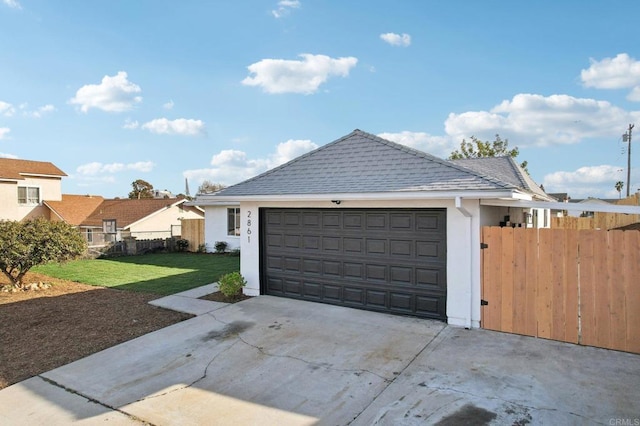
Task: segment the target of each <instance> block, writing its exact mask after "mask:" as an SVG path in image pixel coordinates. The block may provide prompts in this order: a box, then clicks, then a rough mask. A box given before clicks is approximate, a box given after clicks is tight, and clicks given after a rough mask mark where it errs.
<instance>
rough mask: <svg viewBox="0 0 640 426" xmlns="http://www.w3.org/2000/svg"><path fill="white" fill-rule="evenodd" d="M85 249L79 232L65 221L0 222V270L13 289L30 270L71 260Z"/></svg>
mask: <svg viewBox="0 0 640 426" xmlns="http://www.w3.org/2000/svg"><path fill="white" fill-rule="evenodd" d="M86 249H87V244H86V243H85V241H84V239H83V238H82V236H81V235H80V232H78V230H77V229H76V228H74V227H73V226H71V225H69V224H67V223H65V222H50V221H48V220H46V219H34V220H27V221H23V222H17V221H11V220H2V221H0V268H2V272H3V273H4V274H5V275H6V276H7V277H8V278H9V279H10V280H11V282H12V283H13V286H14V287H17V288H22V278H24V275H25V274H26V273H27V272H29V270H30V269H31V268H32V267H34V266H36V265H41V264H43V263H47V262H65V261H68V260H73V259H75V258H77V257H78V256H80V255H82V254H83V253H84V252H85V251H86Z"/></svg>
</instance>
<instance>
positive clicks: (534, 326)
mask: <svg viewBox="0 0 640 426" xmlns="http://www.w3.org/2000/svg"><path fill="white" fill-rule="evenodd" d="M526 236H527V237H526V247H525V266H526V268H527V279H526V280H527V281H526V287H527V288H526V296H525V297H526V302H525V305H526V318H525V333H524V334H526V335H528V336H537V335H538V323H537V319H536V318H537V316H536V294H537V287H538V269H539V262H538V233H537V232H531V231H529V230H527V232H526Z"/></svg>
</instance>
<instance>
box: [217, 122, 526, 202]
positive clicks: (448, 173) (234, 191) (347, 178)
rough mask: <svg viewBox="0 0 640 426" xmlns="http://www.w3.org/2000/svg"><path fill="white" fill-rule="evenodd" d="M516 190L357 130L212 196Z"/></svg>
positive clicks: (502, 183)
mask: <svg viewBox="0 0 640 426" xmlns="http://www.w3.org/2000/svg"><path fill="white" fill-rule="evenodd" d="M516 188H517V185H514V184H511V183H508V182H502V181H500V180H498V179H495V178H493V177H490V176H486V175H482V174H479V173H477V172H474V171H472V170H469V169H466V168H464V167H461V166H459V165H457V164H454V163H452V162H450V161H446V160H442V159H440V158H437V157H434V156H432V155H430V154H426V153H424V152H421V151H418V150H415V149H412V148H409V147H407V146H404V145H400V144H397V143H394V142H391V141H388V140H385V139H382V138H380V137H378V136H375V135H372V134H369V133H366V132H363V131H361V130H357V129H356V130H354V131H353V132H351V133H350V134H348V135H346V136H344V137H342V138H340V139H338V140H336V141H334V142H331V143H329V144H327V145H324V146H322V147H320V148H318V149H316V150H314V151H311V152H309V153H307V154H305V155H302V156H300V157H298V158H295V159H294V160H291V161H289V162H288V163H286V164H283V165H281V166H279V167H276V168H274V169H272V170H269V171H267V172H265V173H263V174H261V175H258V176H256V177H254V178H252V179H249V180H246V181H244V182H241V183H239V184H236V185H234V186H230V187H228V188H225V189H223V190H221V191H219V192H217V193H216V194H214V195H213V196H214V197H215V196H245V195H286V194H330V193H376V192H401V191H463V190H473V191H478V190H480V191H482V190H510V189H516Z"/></svg>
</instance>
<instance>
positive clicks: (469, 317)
mask: <svg viewBox="0 0 640 426" xmlns="http://www.w3.org/2000/svg"><path fill="white" fill-rule="evenodd" d="M463 205H464V207H465V208H466V209H467V211H469V212H470V213H471V214H472V217H471V218H468V217H465V216H464V215H463V214H462V213H461V212H460V211H459V210H458V209H456V207H455V205H454V202H453V200H429V201H427V200H410V201H407V200H402V201H375V202H373V201H350V200H342V203H341V204H340V205H339V206H336V205H335V204H332V203H331V202H329V201H307V202H242V203H241V204H240V215H241V228H240V237H236V238H239V241H238V243H239V245H240V249H241V262H240V272H241V273H242V275H243V276H244V277H245V279H246V280H247V283H248V284H247V286H246V287H245V289H244V292H245V294H248V295H252V296H257V295H259V294H260V241H259V235H260V229H259V227H260V223H259V220H258V217H259V209H260V208H263V207H280V208H337V209H340V208H363V209H364V208H425V209H427V208H446V209H447V318H448V322H449V324H453V325H459V326H469V325H471V326H473V327H478V326H479V321H480V253H479V251H480V250H479V247H480V227H479V203H478V201H477V200H465V201H463ZM211 210H214V208H207V215H208V216H207V221H209V220H210V218H212V219H213V220H214V221H215V220H217V222H220V220H221V219H222V217H221V214H225V215H226V209H220V208H219V207H216V208H215V210H221V211H222V213H220V212H218V213H216V214H215V215H214V214H213V212H210V211H211ZM218 227H219V228H220V229H223V228H224V227H226V218H224V220H223V221H222V225H214V224H209V223H207V225H206V231H205V232H206V238H207V246H210V245H212V244H213V243H214V241H215V240H214V239H213V238H214V235H220V233H219V230H218ZM216 230H218V231H216ZM223 230H224V231H225V233H226V228H224V229H223ZM216 232H217V233H216ZM476 248H477V250H475V249H476Z"/></svg>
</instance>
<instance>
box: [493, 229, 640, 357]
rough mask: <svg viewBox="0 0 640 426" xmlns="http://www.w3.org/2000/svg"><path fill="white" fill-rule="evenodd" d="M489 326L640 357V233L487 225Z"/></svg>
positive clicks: (499, 329)
mask: <svg viewBox="0 0 640 426" xmlns="http://www.w3.org/2000/svg"><path fill="white" fill-rule="evenodd" d="M482 238H483V242H485V243H487V244H488V245H489V247H488V248H487V249H484V250H483V253H482V292H483V293H482V298H483V299H484V300H487V301H488V303H489V304H488V306H483V309H482V326H483V327H484V328H488V329H492V330H498V331H505V332H514V333H518V334H524V335H530V336H536V337H543V338H549V339H554V340H560V341H566V342H571V343H578V344H583V345H590V346H598V347H604V348H610V349H616V350H625V351H629V352H635V353H640V232H638V231H598V230H565V229H540V230H536V229H525V228H518V229H513V228H506V227H505V228H497V227H484V228H483V229H482Z"/></svg>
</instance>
